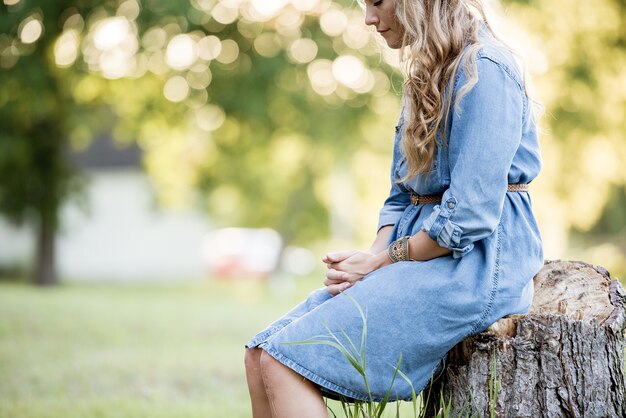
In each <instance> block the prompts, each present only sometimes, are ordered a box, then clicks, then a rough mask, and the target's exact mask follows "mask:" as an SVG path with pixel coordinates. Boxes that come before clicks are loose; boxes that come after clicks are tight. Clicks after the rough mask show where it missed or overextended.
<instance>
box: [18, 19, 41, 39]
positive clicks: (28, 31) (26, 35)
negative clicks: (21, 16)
mask: <svg viewBox="0 0 626 418" xmlns="http://www.w3.org/2000/svg"><path fill="white" fill-rule="evenodd" d="M20 26H21V27H20V29H19V32H20V40H21V41H22V42H23V43H25V44H32V43H33V42H36V41H37V39H39V37H40V36H41V34H42V33H43V25H42V24H41V21H40V20H39V19H38V18H37V17H29V18H27V19H25V20H24V22H22V24H21V25H20Z"/></svg>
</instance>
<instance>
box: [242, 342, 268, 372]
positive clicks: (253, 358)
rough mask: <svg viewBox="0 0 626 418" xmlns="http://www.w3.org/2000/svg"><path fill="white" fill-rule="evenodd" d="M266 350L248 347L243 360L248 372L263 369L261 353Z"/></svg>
mask: <svg viewBox="0 0 626 418" xmlns="http://www.w3.org/2000/svg"><path fill="white" fill-rule="evenodd" d="M263 352H264V351H263V350H261V349H260V348H246V352H245V354H244V357H243V362H244V364H245V366H246V371H247V372H248V373H258V372H259V371H260V369H261V362H260V359H261V353H263Z"/></svg>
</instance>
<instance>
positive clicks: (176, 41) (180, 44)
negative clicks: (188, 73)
mask: <svg viewBox="0 0 626 418" xmlns="http://www.w3.org/2000/svg"><path fill="white" fill-rule="evenodd" d="M196 49H197V48H196V43H195V41H194V40H193V38H192V37H191V36H189V35H187V34H181V35H176V36H174V37H173V38H172V39H170V42H169V43H168V44H167V49H166V51H165V62H166V63H167V64H168V65H169V66H170V67H172V68H174V69H175V70H183V69H185V68H188V67H191V66H192V65H193V63H194V62H195V61H196V58H197V56H198V54H197V51H196Z"/></svg>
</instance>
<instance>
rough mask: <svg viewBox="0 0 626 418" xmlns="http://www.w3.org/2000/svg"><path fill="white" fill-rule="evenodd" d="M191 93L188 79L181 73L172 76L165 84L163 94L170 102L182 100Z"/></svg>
mask: <svg viewBox="0 0 626 418" xmlns="http://www.w3.org/2000/svg"><path fill="white" fill-rule="evenodd" d="M188 95H189V84H187V80H185V79H184V78H183V77H181V76H179V75H175V76H174V77H171V78H170V79H169V80H167V82H166V83H165V86H163V96H165V98H166V99H167V100H169V101H170V102H174V103H178V102H182V101H183V100H185V99H186V98H187V96H188Z"/></svg>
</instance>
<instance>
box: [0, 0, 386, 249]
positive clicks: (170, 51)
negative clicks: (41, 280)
mask: <svg viewBox="0 0 626 418" xmlns="http://www.w3.org/2000/svg"><path fill="white" fill-rule="evenodd" d="M10 3H15V4H14V5H10V6H7V12H6V16H8V17H9V19H4V18H3V22H2V31H3V32H4V33H5V34H4V35H3V38H2V39H3V45H5V46H6V45H13V44H15V45H18V46H19V49H18V50H13V49H11V48H12V47H11V48H9V49H7V50H5V52H4V54H5V55H6V57H5V59H4V61H3V65H2V67H4V69H3V73H4V77H9V79H10V80H12V81H10V82H8V83H6V84H4V88H3V89H2V91H3V94H2V96H1V97H3V100H4V103H6V105H5V106H2V115H4V116H3V117H4V119H10V118H12V117H13V116H14V115H17V116H18V118H20V117H26V116H27V115H29V114H30V113H31V109H30V108H29V106H30V105H31V104H33V103H36V101H35V100H33V96H32V95H27V94H22V93H21V91H22V87H21V86H24V85H29V84H30V78H25V77H24V72H23V69H24V68H28V69H30V72H31V73H32V74H33V75H34V76H35V77H37V76H39V77H43V78H48V79H49V80H50V81H49V84H50V86H48V87H46V86H40V87H37V88H36V89H35V88H34V89H33V91H37V90H41V91H43V92H44V95H45V96H44V97H43V98H47V97H48V95H49V96H50V97H49V98H47V99H46V100H45V101H44V103H48V104H49V105H50V106H51V107H50V106H49V107H48V108H44V109H43V110H42V111H41V113H42V115H43V117H45V118H46V120H48V121H52V120H56V121H58V122H59V124H58V128H59V129H60V128H61V127H64V129H63V130H59V132H57V133H56V134H55V138H56V141H57V143H58V144H57V145H56V146H55V152H56V153H57V154H58V153H62V151H63V149H64V147H63V146H62V144H63V143H64V141H66V140H67V138H69V139H70V141H71V144H72V145H73V146H74V147H75V148H78V149H80V148H84V147H85V146H87V145H88V143H89V141H90V139H91V138H92V137H93V136H94V135H95V134H96V133H97V132H99V131H101V130H102V129H104V128H107V127H110V126H113V129H112V134H113V135H114V136H115V137H116V139H117V140H118V141H119V142H120V143H121V144H124V143H129V142H132V141H137V142H138V144H139V145H140V146H141V147H142V148H143V149H144V150H145V156H146V158H145V167H146V169H147V171H148V173H149V174H150V175H151V176H152V178H153V180H154V181H155V184H156V185H157V187H158V190H159V192H160V200H161V203H163V204H165V205H173V206H176V205H189V204H199V205H201V206H203V207H205V208H206V209H207V211H208V212H209V213H210V214H212V215H213V216H214V217H215V218H216V222H217V223H218V224H219V223H222V224H239V225H242V226H261V225H275V226H276V227H277V228H278V229H279V231H280V232H282V234H283V235H284V236H285V238H286V240H287V241H288V242H291V241H310V240H311V239H317V238H321V237H324V236H326V235H327V229H326V228H324V225H325V224H327V222H328V218H327V216H328V215H327V213H328V204H329V202H328V201H329V198H328V196H327V194H326V192H325V191H324V190H323V188H322V187H323V183H320V181H322V182H323V181H324V180H326V181H328V180H327V179H328V177H329V173H332V171H333V167H335V166H337V165H340V166H346V167H347V168H348V170H350V162H351V155H352V154H360V155H366V154H364V152H363V149H361V150H360V151H359V152H358V153H357V151H356V149H357V147H359V145H363V141H362V137H364V136H365V137H366V139H369V141H371V142H370V143H369V144H368V145H367V146H366V148H365V149H367V148H369V149H370V150H374V151H376V150H380V149H387V148H388V146H389V145H390V144H391V140H390V138H391V132H392V130H391V126H392V122H391V121H392V120H393V119H394V118H395V117H396V112H391V113H386V112H387V110H388V108H389V99H388V97H389V96H390V94H391V93H389V90H390V86H391V84H390V81H389V78H388V75H387V74H388V73H389V71H387V72H386V73H385V72H383V71H380V70H372V69H371V68H370V66H371V65H376V66H380V63H381V60H382V57H381V55H380V52H379V50H378V48H377V47H376V45H375V44H374V41H373V38H372V34H371V33H368V32H366V31H365V29H364V25H363V23H362V17H361V15H360V13H361V12H359V11H358V10H354V5H351V6H350V7H349V8H344V7H341V6H339V5H338V4H333V3H331V2H329V1H327V0H324V1H312V2H302V1H300V2H294V4H293V5H291V4H282V5H279V6H276V7H274V6H271V5H270V6H268V5H264V4H263V2H258V1H232V2H228V1H220V2H216V1H211V0H204V1H200V0H196V1H192V2H188V1H182V0H179V1H174V2H160V1H154V0H152V1H150V0H148V1H145V2H143V3H142V4H140V3H138V2H136V1H134V0H126V1H120V2H118V1H108V2H105V3H103V4H102V5H100V6H89V7H86V6H85V4H90V3H83V2H80V1H77V0H73V1H72V0H56V1H50V2H46V6H45V7H43V8H42V7H39V6H38V5H36V4H35V3H34V2H30V1H28V0H19V1H12V2H10ZM324 15H327V17H326V18H324V17H323V16H324ZM321 16H322V23H320V17H321ZM33 19H34V20H37V21H38V22H40V23H41V25H42V26H43V30H44V35H42V36H41V37H40V38H38V39H36V40H35V41H34V42H32V43H30V44H28V48H26V49H24V48H25V47H24V45H25V44H24V42H22V41H23V40H22V38H21V36H22V33H20V32H19V31H20V30H23V28H24V25H25V23H24V22H28V21H29V20H33ZM324 19H325V20H324ZM324 22H326V23H324ZM23 47H24V48H23ZM22 49H24V50H22ZM357 50H358V51H359V52H358V53H357V52H356V51H357ZM7 57H8V58H7ZM337 58H341V59H339V60H338V59H337ZM34 60H37V61H38V63H37V64H35V63H33V61H34ZM382 67H383V69H385V67H386V68H387V70H388V69H389V68H391V67H389V66H388V65H387V64H384V62H383V65H382ZM333 74H334V75H333ZM355 77H356V78H355ZM337 78H338V79H339V81H337ZM11 86H12V87H11ZM33 87H35V86H33ZM25 91H27V90H25ZM18 92H19V93H18ZM60 96H64V97H65V100H64V101H63V103H66V105H64V106H55V105H56V104H58V103H59V102H60V100H59V97H60ZM17 103H21V104H22V105H21V107H18V106H17ZM393 107H395V108H396V109H397V108H398V106H397V104H396V105H392V108H393ZM58 111H63V114H56V113H55V112H58ZM381 114H382V116H381ZM381 118H382V119H384V120H389V122H388V123H387V127H388V128H389V129H387V132H388V134H387V135H385V136H386V137H387V138H388V141H383V142H382V143H381V141H380V139H379V133H378V132H375V133H369V134H368V133H363V130H364V126H363V124H364V123H368V124H369V123H371V122H372V120H377V119H381ZM320 121H323V123H320ZM29 126H30V125H29ZM108 129H110V128H108ZM37 132H41V133H42V134H45V133H49V132H50V131H49V130H47V128H46V129H45V128H43V127H40V128H38V129H37ZM14 136H15V138H16V141H17V142H18V143H22V142H25V141H24V138H26V137H27V136H28V137H32V134H31V133H29V130H28V129H27V126H21V127H19V128H17V129H16V130H15V135H14ZM33 144H34V146H37V147H40V142H39V141H33ZM366 144H367V142H366ZM11 148H12V149H13V148H18V146H17V145H15V146H13V145H11ZM359 148H360V147H359ZM36 150H37V151H39V148H37V149H36ZM36 150H35V149H33V150H32V151H31V154H32V153H34V152H35V151H36ZM13 154H15V152H13V153H8V154H6V155H8V156H11V155H13ZM47 155H48V156H50V155H56V154H55V153H49V152H48V153H47ZM50 159H51V160H53V162H54V163H59V162H60V161H62V160H61V158H54V159H53V158H50ZM14 160H16V158H14V157H11V158H10V161H14ZM34 166H35V164H32V163H31V164H29V165H28V166H27V167H28V169H29V170H31V171H32V177H33V178H36V179H38V180H39V182H41V181H42V179H47V180H48V181H50V180H53V179H56V178H67V176H66V177H61V176H60V175H41V174H42V173H40V172H37V171H36V170H32V167H34ZM198 192H199V193H198ZM7 194H9V193H8V192H7ZM64 196H65V195H59V198H58V200H62V199H63V197H64ZM16 205H17V207H16V209H15V211H14V212H15V213H20V214H21V213H23V209H24V204H22V203H20V201H17V202H16Z"/></svg>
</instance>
